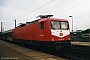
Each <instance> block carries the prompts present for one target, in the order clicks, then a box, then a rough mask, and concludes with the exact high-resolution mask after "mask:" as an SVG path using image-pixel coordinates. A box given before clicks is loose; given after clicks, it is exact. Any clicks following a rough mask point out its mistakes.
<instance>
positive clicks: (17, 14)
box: [0, 0, 90, 31]
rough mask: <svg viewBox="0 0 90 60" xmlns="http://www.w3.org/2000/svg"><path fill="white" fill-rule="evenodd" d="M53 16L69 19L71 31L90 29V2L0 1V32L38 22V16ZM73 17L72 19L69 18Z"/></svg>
mask: <svg viewBox="0 0 90 60" xmlns="http://www.w3.org/2000/svg"><path fill="white" fill-rule="evenodd" d="M47 14H52V15H54V16H53V17H54V18H61V19H67V20H68V21H69V25H70V30H72V17H73V29H74V31H76V30H85V29H88V28H90V0H0V31H1V22H2V24H3V30H4V31H6V30H9V29H13V28H14V20H15V19H16V21H17V26H18V24H19V23H25V22H31V21H34V20H36V19H37V18H36V17H37V16H38V15H47ZM69 16H72V17H69Z"/></svg>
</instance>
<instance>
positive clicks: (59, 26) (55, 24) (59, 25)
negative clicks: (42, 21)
mask: <svg viewBox="0 0 90 60" xmlns="http://www.w3.org/2000/svg"><path fill="white" fill-rule="evenodd" d="M51 28H52V29H54V30H59V29H62V30H68V28H69V25H68V22H65V21H64V22H62V21H51Z"/></svg>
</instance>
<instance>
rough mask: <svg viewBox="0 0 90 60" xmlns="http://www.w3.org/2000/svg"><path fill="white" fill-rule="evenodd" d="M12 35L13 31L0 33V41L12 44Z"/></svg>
mask: <svg viewBox="0 0 90 60" xmlns="http://www.w3.org/2000/svg"><path fill="white" fill-rule="evenodd" d="M12 34H13V29H11V30H7V31H4V32H1V33H0V39H2V40H6V41H11V42H12V39H13V37H12V36H13V35H12Z"/></svg>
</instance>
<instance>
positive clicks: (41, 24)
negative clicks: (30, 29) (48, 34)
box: [40, 22, 44, 30]
mask: <svg viewBox="0 0 90 60" xmlns="http://www.w3.org/2000/svg"><path fill="white" fill-rule="evenodd" d="M40 29H41V30H43V29H44V22H40Z"/></svg>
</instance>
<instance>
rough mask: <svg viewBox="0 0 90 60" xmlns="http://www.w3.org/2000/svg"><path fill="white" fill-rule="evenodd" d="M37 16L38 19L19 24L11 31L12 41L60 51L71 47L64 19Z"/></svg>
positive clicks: (66, 23) (68, 31)
mask: <svg viewBox="0 0 90 60" xmlns="http://www.w3.org/2000/svg"><path fill="white" fill-rule="evenodd" d="M52 16H53V15H39V16H38V17H40V19H38V20H35V21H32V22H26V24H20V25H19V26H18V27H17V28H15V29H14V30H13V41H14V42H17V43H20V44H28V45H34V46H39V47H49V48H56V49H58V48H59V49H61V48H65V47H67V46H70V45H71V42H70V28H69V22H68V20H66V19H58V18H50V17H52Z"/></svg>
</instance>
